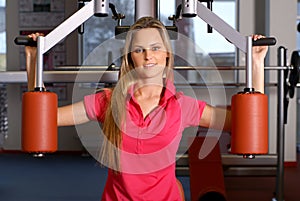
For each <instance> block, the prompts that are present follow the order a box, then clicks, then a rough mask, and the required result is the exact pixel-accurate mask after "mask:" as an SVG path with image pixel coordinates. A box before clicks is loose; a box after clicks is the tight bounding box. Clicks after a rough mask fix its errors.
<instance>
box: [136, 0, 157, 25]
mask: <svg viewBox="0 0 300 201" xmlns="http://www.w3.org/2000/svg"><path fill="white" fill-rule="evenodd" d="M144 16H152V17H154V18H157V0H135V21H136V20H138V19H139V18H141V17H144Z"/></svg>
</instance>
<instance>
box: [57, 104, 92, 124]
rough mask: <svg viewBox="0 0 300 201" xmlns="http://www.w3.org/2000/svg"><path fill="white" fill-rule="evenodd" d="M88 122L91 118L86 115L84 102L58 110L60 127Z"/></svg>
mask: <svg viewBox="0 0 300 201" xmlns="http://www.w3.org/2000/svg"><path fill="white" fill-rule="evenodd" d="M88 121H89V118H88V116H87V114H86V111H85V107H84V103H83V101H80V102H77V103H74V104H72V105H67V106H63V107H59V108H58V114H57V125H58V126H71V125H77V124H82V123H86V122H88Z"/></svg>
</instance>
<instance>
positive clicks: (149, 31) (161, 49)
mask: <svg viewBox="0 0 300 201" xmlns="http://www.w3.org/2000/svg"><path fill="white" fill-rule="evenodd" d="M130 51H131V53H130V54H131V58H132V61H133V64H134V68H135V70H136V71H137V73H138V75H139V77H140V78H144V79H146V78H162V76H163V73H164V69H165V67H166V61H167V57H168V53H167V50H166V47H165V45H164V43H163V40H162V38H161V36H160V33H159V31H158V30H157V29H155V28H146V29H141V30H139V31H137V32H136V33H135V35H134V38H133V40H132V44H131V50H130Z"/></svg>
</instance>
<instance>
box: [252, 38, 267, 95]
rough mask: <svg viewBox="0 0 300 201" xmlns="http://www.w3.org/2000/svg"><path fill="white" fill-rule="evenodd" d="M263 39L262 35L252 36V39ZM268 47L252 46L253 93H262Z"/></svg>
mask: <svg viewBox="0 0 300 201" xmlns="http://www.w3.org/2000/svg"><path fill="white" fill-rule="evenodd" d="M260 38H264V36H262V35H253V39H254V40H257V39H260ZM267 52H268V46H254V47H253V48H252V65H253V66H252V84H253V88H254V89H255V91H259V92H261V93H264V87H265V84H264V83H265V80H264V67H265V64H264V62H265V57H266V54H267Z"/></svg>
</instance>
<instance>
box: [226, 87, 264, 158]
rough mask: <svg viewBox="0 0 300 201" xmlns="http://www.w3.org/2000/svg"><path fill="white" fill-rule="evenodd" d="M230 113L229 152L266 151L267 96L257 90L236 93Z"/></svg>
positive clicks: (261, 152)
mask: <svg viewBox="0 0 300 201" xmlns="http://www.w3.org/2000/svg"><path fill="white" fill-rule="evenodd" d="M231 115H232V117H231V119H232V130H231V153H233V154H244V155H255V154H266V153H268V97H267V96H266V95H265V94H261V93H258V92H249V93H240V94H236V95H234V96H233V97H232V102H231Z"/></svg>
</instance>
